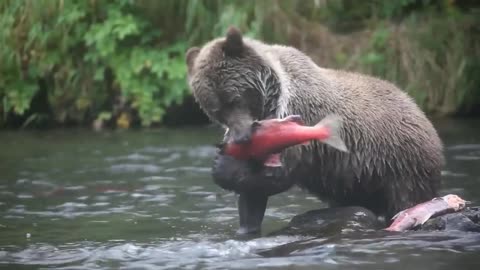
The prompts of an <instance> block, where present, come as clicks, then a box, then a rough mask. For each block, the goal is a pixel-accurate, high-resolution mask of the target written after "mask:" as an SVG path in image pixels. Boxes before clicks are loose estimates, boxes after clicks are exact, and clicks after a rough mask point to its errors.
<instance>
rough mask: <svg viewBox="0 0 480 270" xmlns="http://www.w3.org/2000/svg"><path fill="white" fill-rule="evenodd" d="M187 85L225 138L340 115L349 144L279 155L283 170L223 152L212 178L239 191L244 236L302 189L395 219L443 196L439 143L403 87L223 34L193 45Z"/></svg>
mask: <svg viewBox="0 0 480 270" xmlns="http://www.w3.org/2000/svg"><path fill="white" fill-rule="evenodd" d="M186 62H187V66H188V83H189V86H190V88H191V90H192V92H193V95H194V97H195V99H196V101H197V102H198V103H199V105H200V106H201V108H202V109H203V110H204V111H205V113H206V114H207V115H208V116H209V118H210V119H211V120H212V121H214V122H217V123H219V124H221V125H222V126H224V127H225V129H226V133H225V137H224V141H228V140H235V141H238V142H248V140H249V136H250V130H251V129H250V127H251V125H252V123H253V122H254V121H255V120H261V119H266V118H277V117H285V116H287V115H292V114H296V115H301V117H302V118H303V119H304V120H305V122H306V124H307V125H313V124H316V123H317V122H319V121H320V120H321V119H322V118H324V117H325V116H327V115H328V114H337V115H340V116H341V117H342V119H343V127H342V129H341V136H342V138H343V139H344V141H345V144H346V146H347V148H348V150H349V152H348V153H346V152H341V151H338V150H336V149H334V148H332V147H329V146H327V145H325V144H322V143H319V142H311V143H310V144H309V145H299V146H294V147H291V148H288V149H286V150H284V151H283V152H282V157H281V159H282V164H283V166H282V167H280V168H269V167H263V166H262V165H260V164H255V163H254V162H251V161H239V160H235V159H234V158H231V157H229V156H224V155H221V154H218V155H217V157H216V158H215V164H214V166H213V173H212V175H213V178H214V181H215V182H216V183H217V184H218V185H219V186H221V187H222V188H224V189H227V190H232V191H235V192H236V193H238V194H239V201H238V209H239V215H240V230H239V232H240V233H252V232H259V231H260V227H261V223H262V220H263V216H264V212H265V209H266V205H267V200H268V197H269V196H271V195H274V194H277V193H280V192H283V191H286V190H288V189H289V188H291V187H292V186H293V185H298V186H300V187H301V188H303V189H306V190H308V191H309V192H311V193H312V194H315V195H317V196H318V197H319V198H320V199H322V200H324V201H326V202H329V203H330V205H335V206H363V207H365V208H368V209H370V210H371V211H373V212H374V213H375V214H377V215H380V216H384V217H385V218H390V217H392V216H393V215H394V214H396V213H397V212H398V211H400V210H403V209H405V208H408V207H411V206H413V205H415V204H417V203H420V202H423V201H426V200H429V199H432V198H433V197H435V196H437V190H438V188H439V184H440V176H441V168H442V166H443V164H444V156H443V146H442V142H441V140H440V138H439V136H438V134H437V132H436V130H435V129H434V127H433V125H432V124H431V122H430V121H429V120H428V119H427V117H426V116H425V114H424V113H423V112H422V111H421V110H420V109H419V107H418V106H417V105H416V104H415V102H414V101H413V100H412V98H410V97H409V96H408V95H407V94H406V93H404V92H403V91H401V90H400V89H399V88H397V87H396V86H395V85H393V84H391V83H389V82H386V81H384V80H381V79H378V78H374V77H371V76H367V75H362V74H358V73H353V72H346V71H340V70H332V69H328V68H323V67H319V66H317V65H316V64H315V63H314V62H313V61H312V60H311V59H310V58H309V57H308V56H306V55H305V54H304V53H302V52H300V51H299V50H297V49H295V48H292V47H288V46H281V45H269V44H265V43H263V42H261V41H258V40H254V39H251V38H247V37H243V36H242V34H241V32H240V31H239V30H238V29H236V28H234V27H231V28H230V29H229V30H228V32H227V34H226V37H222V38H218V39H214V40H212V41H210V42H208V43H207V44H205V45H204V46H203V47H202V48H197V47H193V48H190V49H189V50H188V51H187V54H186Z"/></svg>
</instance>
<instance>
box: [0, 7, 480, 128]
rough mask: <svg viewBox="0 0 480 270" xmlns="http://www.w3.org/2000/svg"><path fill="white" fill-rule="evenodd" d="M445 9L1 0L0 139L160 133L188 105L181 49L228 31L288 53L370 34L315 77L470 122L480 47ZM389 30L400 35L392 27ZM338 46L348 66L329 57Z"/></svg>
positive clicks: (467, 17) (461, 15)
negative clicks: (384, 83)
mask: <svg viewBox="0 0 480 270" xmlns="http://www.w3.org/2000/svg"><path fill="white" fill-rule="evenodd" d="M454 2H455V1H447V0H442V1H434V0H399V1H382V0H374V1H368V2H364V1H356V0H336V1H334V0H322V1H317V0H305V1H290V0H264V1H238V0H161V1H157V0H137V1H133V0H91V1H86V0H68V1H65V0H3V1H0V42H1V43H2V46H1V47H0V61H1V65H0V114H1V117H0V127H2V126H5V125H8V124H9V123H11V122H15V121H17V122H18V121H20V123H17V125H16V126H21V125H22V124H23V126H27V125H36V124H37V125H38V124H39V123H46V122H53V123H57V124H67V123H76V124H83V123H91V122H93V121H94V120H96V122H99V121H100V122H110V123H114V122H115V120H119V118H120V117H121V121H120V122H122V123H124V124H125V126H130V123H126V121H128V122H129V121H135V122H136V123H140V124H142V125H143V126H149V125H152V124H155V123H161V121H162V117H163V116H164V115H165V112H166V110H167V109H168V108H169V107H170V106H172V105H174V104H178V103H180V102H181V101H182V100H183V99H184V97H185V96H187V95H188V94H189V92H188V88H187V85H186V78H185V77H186V66H185V64H184V54H185V51H186V50H187V49H188V48H189V47H190V46H194V45H200V44H202V43H203V42H205V41H207V40H210V39H212V38H215V37H218V36H221V35H223V34H224V33H225V31H226V29H227V28H228V27H229V26H230V25H236V26H237V27H239V28H241V30H242V31H243V32H244V33H245V34H246V35H247V36H251V37H260V38H262V39H264V40H267V41H281V42H288V41H292V38H291V37H292V33H293V34H295V33H294V32H295V31H296V32H297V33H298V32H302V33H303V32H307V31H308V30H309V29H310V25H306V24H304V25H306V26H305V27H301V25H302V24H299V22H302V21H306V22H309V23H314V24H320V25H326V26H329V27H330V29H331V30H332V31H333V32H334V31H338V30H342V31H343V32H345V31H347V32H351V33H354V32H355V31H358V30H362V29H367V32H369V33H371V34H369V35H364V36H368V37H369V42H365V43H362V42H357V40H355V42H350V43H351V44H349V43H348V42H349V41H348V38H347V39H345V38H343V39H338V38H333V39H332V40H333V41H332V42H330V43H328V42H327V44H330V46H331V47H325V48H322V50H323V51H325V52H326V53H325V54H326V55H331V56H332V57H331V59H330V60H329V61H330V62H328V61H324V62H322V65H325V66H335V65H337V67H340V68H343V67H345V66H346V67H350V68H355V69H356V70H357V71H361V72H367V73H371V74H375V75H378V76H380V77H382V78H386V79H389V80H392V81H394V82H396V83H398V84H400V85H401V86H402V87H404V88H406V89H407V91H409V92H410V93H411V94H412V95H414V96H415V97H416V99H417V101H418V102H419V103H420V104H421V105H422V106H423V107H424V108H426V109H427V110H428V111H440V112H442V113H447V114H448V113H453V112H458V111H465V112H468V111H469V110H471V109H472V108H473V106H474V105H475V104H478V103H479V102H480V100H479V99H480V93H478V89H480V87H478V86H479V84H480V82H479V79H478V76H477V74H478V72H479V69H480V67H479V64H478V63H480V61H479V59H480V56H479V51H480V48H479V46H480V45H479V44H478V40H477V41H476V39H475V38H473V37H474V34H475V32H471V31H470V30H469V29H472V28H473V27H472V25H475V24H478V19H476V18H478V17H480V16H478V14H477V16H475V14H471V13H469V12H463V11H462V12H459V9H457V8H455V7H454V6H453V4H452V3H454ZM299 17H300V18H301V20H299V19H298V18H299ZM398 19H401V23H400V27H396V26H393V25H392V20H394V21H395V23H399V21H398ZM295 27H296V28H295ZM397 28H401V29H402V30H398V29H397ZM395 29H397V30H395ZM393 31H395V33H393ZM320 36H321V37H322V39H323V38H325V37H326V36H325V35H320ZM352 36H355V35H352ZM357 36H358V35H357ZM357 36H355V38H354V39H356V38H357ZM289 37H290V39H289ZM293 37H298V35H293ZM338 40H343V41H342V42H344V43H342V44H337V42H338ZM293 41H295V40H293ZM302 42H304V41H302ZM308 42H310V43H313V42H315V39H314V38H313V36H311V37H310V36H309V37H308ZM320 42H321V40H320ZM361 44H365V45H361ZM333 45H335V46H333ZM337 45H340V46H337ZM314 46H317V45H316V44H314ZM348 46H350V47H352V49H351V50H352V51H355V52H356V54H354V55H350V54H349V53H348V50H347V51H346V50H337V49H336V48H337V47H348ZM362 46H363V47H362ZM353 47H355V49H353ZM307 53H308V51H307ZM313 56H314V55H313ZM338 64H341V65H340V66H338ZM412 70H414V72H412ZM19 119H20V120H19ZM117 122H118V121H117Z"/></svg>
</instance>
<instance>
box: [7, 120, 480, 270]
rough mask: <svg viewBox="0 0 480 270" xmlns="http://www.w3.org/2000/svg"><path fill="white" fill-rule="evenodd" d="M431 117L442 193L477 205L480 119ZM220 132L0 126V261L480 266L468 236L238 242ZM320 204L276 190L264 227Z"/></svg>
mask: <svg viewBox="0 0 480 270" xmlns="http://www.w3.org/2000/svg"><path fill="white" fill-rule="evenodd" d="M435 124H436V127H437V128H438V130H439V132H440V135H441V137H442V139H443V140H444V143H445V147H446V155H447V162H448V164H447V166H446V168H445V170H444V173H443V175H444V177H443V190H442V193H455V194H458V195H460V196H462V197H464V198H466V199H468V200H471V201H473V203H474V204H476V205H480V120H455V121H453V120H442V121H436V122H435ZM220 137H221V131H219V130H216V129H211V128H195V129H193V128H192V129H169V130H160V129H159V130H143V131H124V132H115V131H114V132H103V133H94V132H90V131H87V130H60V131H43V132H32V131H29V132H2V133H1V134H0V213H1V215H0V268H2V269H252V268H264V269H312V268H315V269H320V268H321V269H480V236H479V235H478V234H473V233H471V234H469V233H460V232H449V233H445V232H443V233H442V232H431V233H401V234H386V235H382V236H379V235H378V234H372V233H371V232H357V233H355V234H348V233H346V234H345V235H337V236H335V237H333V238H317V239H308V238H305V237H300V236H282V235H280V236H275V237H267V236H265V237H261V238H256V239H251V240H242V239H236V238H235V230H236V229H237V224H238V217H237V212H236V205H235V201H236V197H235V195H233V194H231V193H228V192H225V191H223V190H221V189H220V188H218V187H217V186H215V185H214V184H213V182H212V180H211V177H210V166H211V159H212V156H213V155H214V153H215V149H214V148H213V147H212V146H211V145H213V144H214V143H216V142H217V140H218V139H219V138H220ZM324 206H325V205H324V204H323V203H322V202H320V201H318V200H317V199H315V198H314V197H312V196H310V195H308V194H306V193H304V192H302V191H300V190H297V189H293V190H291V191H289V192H286V193H283V194H280V195H277V196H274V197H273V198H272V199H271V200H270V202H269V207H268V210H267V213H266V217H265V221H264V224H263V229H264V232H265V233H268V232H272V231H275V230H277V229H280V228H282V226H285V225H286V224H287V223H288V221H289V220H290V219H291V218H292V217H293V216H294V215H296V214H300V213H302V212H305V211H307V210H310V209H316V208H321V207H324ZM292 242H293V243H298V246H296V244H292ZM289 243H290V244H289ZM279 246H280V248H279ZM281 247H286V248H287V249H289V250H290V251H289V252H284V251H282V250H283V249H282V248H281ZM292 247H293V248H292ZM297 247H299V248H297ZM292 250H293V252H292Z"/></svg>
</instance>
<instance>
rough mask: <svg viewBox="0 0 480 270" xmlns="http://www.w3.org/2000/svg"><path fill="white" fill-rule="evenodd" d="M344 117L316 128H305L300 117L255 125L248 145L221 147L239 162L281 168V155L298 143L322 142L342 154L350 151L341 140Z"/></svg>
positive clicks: (265, 121)
mask: <svg viewBox="0 0 480 270" xmlns="http://www.w3.org/2000/svg"><path fill="white" fill-rule="evenodd" d="M341 127H342V121H341V118H340V117H339V116H337V115H329V116H327V117H325V118H324V119H323V120H322V121H320V122H319V123H318V124H316V125H315V126H312V127H310V126H305V125H304V123H303V121H302V118H301V117H300V116H299V115H290V116H287V117H285V118H283V119H268V120H262V121H256V122H254V123H253V124H252V136H251V139H250V140H249V141H248V142H246V143H235V142H229V143H225V144H222V145H221V146H220V148H221V149H222V153H223V154H227V155H231V156H233V157H234V158H236V159H239V160H247V159H254V160H257V161H260V162H264V164H265V166H269V167H278V166H281V165H282V164H281V162H280V152H281V151H282V150H284V149H286V148H288V147H290V146H294V145H297V144H308V143H309V141H311V140H319V141H320V142H322V143H325V144H328V145H330V146H332V147H334V148H336V149H338V150H340V151H344V152H348V150H347V147H346V146H345V143H344V142H343V140H342V138H341V137H340V134H339V132H340V129H341Z"/></svg>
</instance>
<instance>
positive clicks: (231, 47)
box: [223, 26, 243, 56]
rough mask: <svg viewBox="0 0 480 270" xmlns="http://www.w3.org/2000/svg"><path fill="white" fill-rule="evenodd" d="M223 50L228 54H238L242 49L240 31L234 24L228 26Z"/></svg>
mask: <svg viewBox="0 0 480 270" xmlns="http://www.w3.org/2000/svg"><path fill="white" fill-rule="evenodd" d="M223 50H224V52H225V54H226V55H228V56H238V55H240V53H241V52H242V51H243V37H242V32H240V30H239V29H238V28H236V27H234V26H230V28H228V31H227V36H226V37H225V44H224V45H223Z"/></svg>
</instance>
